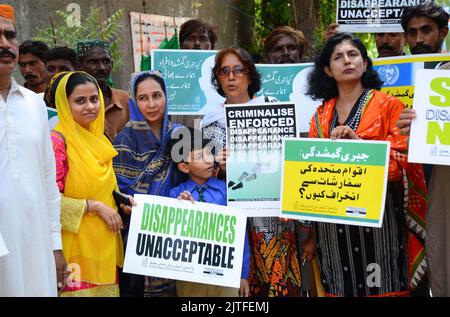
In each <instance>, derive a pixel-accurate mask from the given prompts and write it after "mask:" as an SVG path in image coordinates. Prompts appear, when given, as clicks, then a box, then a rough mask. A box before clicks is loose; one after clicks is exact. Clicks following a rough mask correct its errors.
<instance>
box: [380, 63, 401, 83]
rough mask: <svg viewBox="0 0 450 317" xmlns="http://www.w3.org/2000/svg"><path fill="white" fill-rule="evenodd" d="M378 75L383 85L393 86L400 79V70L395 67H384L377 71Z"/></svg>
mask: <svg viewBox="0 0 450 317" xmlns="http://www.w3.org/2000/svg"><path fill="white" fill-rule="evenodd" d="M378 75H379V76H380V79H381V80H382V81H383V82H384V85H393V84H395V83H396V82H397V80H398V78H399V77H400V70H399V69H398V67H397V66H396V65H384V66H381V67H380V68H379V69H378Z"/></svg>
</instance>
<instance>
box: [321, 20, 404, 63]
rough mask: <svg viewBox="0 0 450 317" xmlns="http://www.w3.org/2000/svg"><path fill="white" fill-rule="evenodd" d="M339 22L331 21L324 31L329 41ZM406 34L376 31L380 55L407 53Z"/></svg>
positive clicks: (388, 55) (325, 37) (336, 31)
mask: <svg viewBox="0 0 450 317" xmlns="http://www.w3.org/2000/svg"><path fill="white" fill-rule="evenodd" d="M338 28H339V24H337V23H331V24H330V25H329V26H328V28H327V29H326V31H325V33H324V36H323V37H324V39H325V41H327V40H328V39H329V38H330V37H332V36H333V35H335V34H336V33H338V32H339V31H338ZM405 41H406V37H405V34H404V33H402V32H400V33H375V44H376V46H377V51H378V57H392V56H401V55H405V53H404V52H403V49H404V48H405Z"/></svg>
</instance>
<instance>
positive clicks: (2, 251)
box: [0, 232, 9, 257]
mask: <svg viewBox="0 0 450 317" xmlns="http://www.w3.org/2000/svg"><path fill="white" fill-rule="evenodd" d="M8 253H9V251H8V249H7V248H6V245H5V241H3V237H2V233H1V232H0V257H2V256H4V255H7V254H8Z"/></svg>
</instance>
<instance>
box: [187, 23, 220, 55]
mask: <svg viewBox="0 0 450 317" xmlns="http://www.w3.org/2000/svg"><path fill="white" fill-rule="evenodd" d="M216 41H217V33H216V28H215V27H214V26H212V25H211V24H209V23H207V22H204V21H201V20H197V19H192V20H188V21H186V22H184V23H183V24H182V25H181V27H180V49H182V50H213V49H214V46H215V44H216Z"/></svg>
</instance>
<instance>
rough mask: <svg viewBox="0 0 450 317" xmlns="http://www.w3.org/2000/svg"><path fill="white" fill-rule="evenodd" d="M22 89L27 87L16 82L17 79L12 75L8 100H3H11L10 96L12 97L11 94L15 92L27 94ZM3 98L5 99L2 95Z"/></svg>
mask: <svg viewBox="0 0 450 317" xmlns="http://www.w3.org/2000/svg"><path fill="white" fill-rule="evenodd" d="M22 89H25V88H24V87H22V86H20V85H19V84H18V83H17V82H16V80H15V79H14V78H13V77H11V87H10V88H9V92H8V97H7V100H6V101H5V100H3V101H4V102H5V103H6V102H8V100H9V99H10V97H11V95H13V94H15V93H18V94H20V95H22V96H25V94H24V92H23V90H22ZM2 99H3V97H2Z"/></svg>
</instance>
